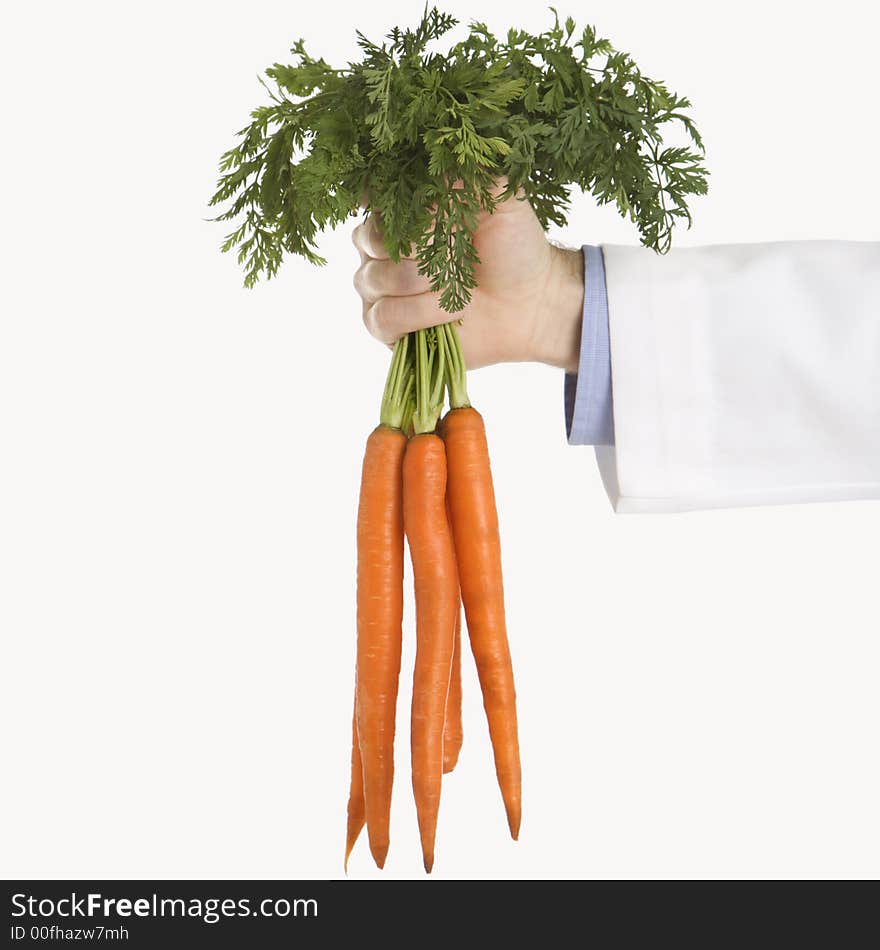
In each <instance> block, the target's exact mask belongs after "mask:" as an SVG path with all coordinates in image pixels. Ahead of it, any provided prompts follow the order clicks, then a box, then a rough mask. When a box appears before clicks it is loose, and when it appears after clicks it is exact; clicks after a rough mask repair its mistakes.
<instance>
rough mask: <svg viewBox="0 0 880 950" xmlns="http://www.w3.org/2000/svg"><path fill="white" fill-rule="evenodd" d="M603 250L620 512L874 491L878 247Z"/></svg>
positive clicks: (879, 461) (605, 476)
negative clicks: (660, 253)
mask: <svg viewBox="0 0 880 950" xmlns="http://www.w3.org/2000/svg"><path fill="white" fill-rule="evenodd" d="M602 251H603V254H604V260H605V277H606V287H607V294H608V317H609V332H610V345H611V376H612V389H613V408H614V440H615V444H614V445H611V446H597V448H596V456H597V460H598V463H599V469H600V472H601V474H602V480H603V483H604V485H605V488H606V490H607V492H608V496H609V498H610V500H611V503H612V505H613V506H614V509H615V510H616V511H618V512H665V511H687V510H693V509H702V508H721V507H730V506H741V505H768V504H788V503H793V502H819V501H841V500H845V499H857V498H861V499H865V498H875V499H876V498H880V243H873V242H871V243H868V242H864V243H861V242H846V241H797V242H777V243H768V244H742V245H736V244H732V245H719V246H710V247H697V248H680V249H673V250H672V251H670V252H669V253H668V254H666V255H662V256H661V255H657V254H656V253H654V252H653V251H651V250H648V249H645V248H633V247H620V246H615V245H605V246H603V248H602Z"/></svg>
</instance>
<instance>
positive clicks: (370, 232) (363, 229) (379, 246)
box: [351, 211, 412, 260]
mask: <svg viewBox="0 0 880 950" xmlns="http://www.w3.org/2000/svg"><path fill="white" fill-rule="evenodd" d="M351 240H352V243H353V244H354V246H355V247H356V248H357V249H358V250H359V251H360V253H361V254H362V255H363V256H365V257H372V258H375V259H376V260H388V257H389V255H388V251H387V250H386V249H385V236H384V234H383V232H382V219H381V217H380V216H379V215H378V214H377V213H376V212H375V211H374V212H372V213H371V214H370V215H368V216H367V219H366V220H365V221H362V222H361V223H360V224H359V225H357V226H356V227H355V229H354V230H353V231H352V232H351ZM411 259H412V258H411V257H409V256H405V257H401V260H411Z"/></svg>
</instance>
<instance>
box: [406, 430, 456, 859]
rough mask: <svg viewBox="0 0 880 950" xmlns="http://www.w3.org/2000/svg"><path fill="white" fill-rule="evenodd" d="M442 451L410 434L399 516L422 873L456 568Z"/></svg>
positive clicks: (428, 854) (431, 829)
mask: <svg viewBox="0 0 880 950" xmlns="http://www.w3.org/2000/svg"><path fill="white" fill-rule="evenodd" d="M445 499H446V451H445V449H444V446H443V440H442V439H441V438H440V437H439V436H437V435H434V434H432V433H424V434H418V435H414V436H413V437H412V438H411V439H410V440H409V443H408V444H407V448H406V455H405V456H404V459H403V520H404V527H405V530H406V537H407V540H408V542H409V550H410V556H411V558H412V565H413V579H414V582H415V600H416V659H415V670H414V673H413V698H412V736H411V745H412V784H413V794H414V797H415V801H416V812H417V814H418V822H419V834H420V836H421V842H422V858H423V860H424V864H425V870H426V871H427V872H428V873H429V874H430V872H431V868H432V867H433V865H434V838H435V835H436V831H437V814H438V811H439V808H440V786H441V783H442V778H443V728H444V722H445V719H446V701H447V696H448V694H449V682H450V677H451V675H452V652H453V649H454V638H455V609H456V601H457V595H458V576H457V570H456V566H455V549H454V547H453V544H452V535H451V533H450V530H449V522H448V520H447V517H446V501H445Z"/></svg>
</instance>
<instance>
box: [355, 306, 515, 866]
mask: <svg viewBox="0 0 880 950" xmlns="http://www.w3.org/2000/svg"><path fill="white" fill-rule="evenodd" d="M447 391H448V394H449V404H450V409H449V411H448V412H447V413H446V415H445V416H443V418H442V419H441V418H440V417H441V413H442V410H443V406H444V404H445V394H446V392H447ZM404 536H406V540H407V543H408V546H409V551H410V557H411V559H412V569H413V579H414V585H415V604H416V658H415V670H414V674H413V690H412V715H411V754H412V786H413V794H414V797H415V804H416V812H417V815H418V824H419V833H420V837H421V844H422V856H423V859H424V865H425V870H426V871H427V872H428V873H430V871H431V868H432V867H433V864H434V839H435V835H436V829H437V815H438V810H439V806H440V790H441V784H442V780H443V775H444V773H446V772H450V771H451V770H452V769H453V768H454V767H455V764H456V762H457V760H458V755H459V751H460V749H461V745H462V718H461V700H462V688H461V607H462V605H463V606H464V613H465V617H466V620H467V630H468V634H469V638H470V644H471V650H472V652H473V656H474V660H475V663H476V667H477V674H478V676H479V680H480V687H481V690H482V694H483V705H484V708H485V710H486V717H487V719H488V724H489V734H490V738H491V740H492V748H493V751H494V757H495V770H496V774H497V776H498V784H499V786H500V788H501V795H502V798H503V800H504V807H505V809H506V812H507V822H508V825H509V827H510V833H511V835H512V836H513V838H514V839H516V838H517V837H518V835H519V826H520V813H521V804H520V786H521V778H520V760H519V743H518V739H517V721H516V697H515V690H514V683H513V667H512V664H511V658H510V649H509V646H508V642H507V630H506V624H505V618H504V589H503V583H502V575H501V547H500V539H499V533H498V515H497V511H496V508H495V492H494V488H493V485H492V473H491V470H490V467H489V451H488V446H487V443H486V432H485V428H484V425H483V419H482V416H481V415H480V414H479V412H477V410H476V409H474V408H473V407H472V406H471V405H470V403H469V401H468V397H467V387H466V382H465V366H464V361H463V358H462V354H461V348H460V345H459V341H458V334H457V332H456V330H455V325H454V324H453V323H447V324H444V325H442V326H439V327H434V328H432V329H430V330H420V331H418V332H416V333H412V334H409V335H408V336H405V337H403V338H402V339H400V340H399V341H398V342H397V344H396V345H395V349H394V355H393V358H392V361H391V368H390V370H389V373H388V380H387V383H386V386H385V392H384V395H383V398H382V408H381V413H380V422H379V425H378V426H377V428H376V429H374V430H373V432H372V433H371V435H370V436H369V438H368V439H367V446H366V452H365V454H364V464H363V474H362V480H361V492H360V502H359V507H358V520H357V564H358V566H357V674H356V686H355V701H354V716H353V723H352V752H351V789H350V793H349V801H348V828H347V838H346V847H345V863H346V866H347V865H348V858H349V855H350V854H351V851H352V848H353V847H354V844H355V842H356V840H357V838H358V836H359V834H360V832H361V830H362V828H363V827H364V825H365V824H366V826H367V834H368V836H369V843H370V851H371V853H372V855H373V859H374V860H375V862H376V864H377V865H378V866H379V867H380V868H381V867H383V866H384V864H385V858H386V856H387V854H388V847H389V824H390V812H391V791H392V783H393V778H394V733H395V713H396V706H397V692H398V680H399V675H400V658H401V645H402V620H403V557H404V553H403V552H404Z"/></svg>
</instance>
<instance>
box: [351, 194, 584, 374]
mask: <svg viewBox="0 0 880 950" xmlns="http://www.w3.org/2000/svg"><path fill="white" fill-rule="evenodd" d="M503 188H504V183H503V181H502V182H501V184H500V188H499V190H501V189H503ZM352 240H353V242H354V245H355V247H356V248H357V249H358V251H359V253H360V257H361V265H360V267H359V268H358V270H357V272H356V273H355V276H354V285H355V289H356V290H357V292H358V294H359V295H360V297H361V300H362V301H363V318H364V323H365V324H366V326H367V329H368V330H369V331H370V333H371V334H372V335H373V336H374V337H376V338H377V339H379V340H381V341H382V342H383V343H386V344H389V345H390V344H393V343H394V341H395V340H397V339H398V338H400V337H401V336H403V335H404V334H406V333H409V332H410V331H413V330H420V329H423V328H425V327H431V326H436V325H438V324H441V323H448V322H449V321H450V320H451V319H458V320H460V321H461V322H460V324H459V325H458V327H457V329H458V333H459V337H460V339H461V346H462V351H463V353H464V359H465V363H466V365H467V368H468V369H476V368H478V367H480V366H487V365H489V364H492V363H504V362H524V361H530V362H540V363H548V364H549V365H551V366H558V367H560V368H561V369H564V370H566V371H567V372H576V371H577V365H578V352H579V348H580V330H581V316H582V310H583V298H584V273H583V256H582V253H581V251H580V250H570V249H567V248H561V247H556V246H555V245H553V244H550V242H549V241H548V240H547V237H546V235H545V234H544V231H543V229H542V228H541V225H540V222H539V221H538V219H537V217H536V215H535V212H534V211H533V210H532V207H531V205H530V204H529V203H528V202H527V201H523V200H520V199H519V198H517V197H511V198H509V199H507V200H506V201H504V202H502V203H501V204H499V205H498V206H497V207H496V209H495V211H494V213H492V214H489V213H488V212H485V211H484V212H481V213H480V215H479V219H478V226H477V231H476V234H475V236H474V246H475V248H476V251H477V254H478V255H479V258H480V263H479V264H477V266H476V269H475V277H476V281H477V286H476V287H475V288H474V289H473V291H472V292H471V301H470V303H469V304H468V305H467V307H465V309H464V310H462V311H460V312H459V313H458V314H456V315H454V316H453V315H451V314H449V313H447V312H446V311H445V310H441V309H440V306H439V304H438V299H439V294H435V293H432V292H431V289H430V282H429V280H428V278H427V277H424V276H422V275H421V274H419V272H418V264H417V262H416V261H415V260H414V259H413V258H401V260H400V262H399V263H394V262H393V261H392V260H390V259H389V257H388V253H387V251H386V250H385V246H384V244H383V240H382V222H381V219H380V217H379V216H378V215H377V214H375V213H374V214H370V215H369V217H368V218H367V219H366V221H364V222H363V223H362V224H359V225H358V226H357V227H356V228H355V229H354V233H353V234H352Z"/></svg>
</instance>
